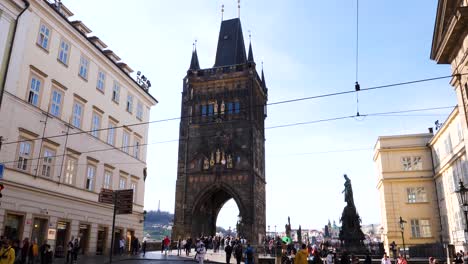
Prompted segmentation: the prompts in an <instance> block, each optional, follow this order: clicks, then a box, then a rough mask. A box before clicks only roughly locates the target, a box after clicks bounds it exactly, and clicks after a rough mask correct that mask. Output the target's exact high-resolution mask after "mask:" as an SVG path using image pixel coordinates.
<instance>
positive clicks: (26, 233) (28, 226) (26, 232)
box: [23, 213, 34, 243]
mask: <svg viewBox="0 0 468 264" xmlns="http://www.w3.org/2000/svg"><path fill="white" fill-rule="evenodd" d="M32 225H33V216H32V213H26V217H25V219H24V227H23V238H25V237H31V232H32ZM32 242H34V241H31V243H32Z"/></svg>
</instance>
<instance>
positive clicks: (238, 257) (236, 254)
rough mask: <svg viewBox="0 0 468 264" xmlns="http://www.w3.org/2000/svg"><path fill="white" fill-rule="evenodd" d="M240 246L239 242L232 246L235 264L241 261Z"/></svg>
mask: <svg viewBox="0 0 468 264" xmlns="http://www.w3.org/2000/svg"><path fill="white" fill-rule="evenodd" d="M242 252H243V250H242V244H241V243H240V241H237V243H236V245H235V246H234V257H235V258H236V261H237V264H240V263H241V261H242Z"/></svg>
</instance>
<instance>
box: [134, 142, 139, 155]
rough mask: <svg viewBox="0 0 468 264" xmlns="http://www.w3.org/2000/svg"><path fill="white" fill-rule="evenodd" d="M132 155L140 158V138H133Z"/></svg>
mask: <svg viewBox="0 0 468 264" xmlns="http://www.w3.org/2000/svg"><path fill="white" fill-rule="evenodd" d="M134 151H135V153H134V155H135V158H136V159H140V139H138V138H135V147H134Z"/></svg>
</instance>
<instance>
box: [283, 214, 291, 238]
mask: <svg viewBox="0 0 468 264" xmlns="http://www.w3.org/2000/svg"><path fill="white" fill-rule="evenodd" d="M284 228H285V229H286V236H287V237H291V221H290V219H289V216H288V223H287V224H286V225H285V226H284Z"/></svg>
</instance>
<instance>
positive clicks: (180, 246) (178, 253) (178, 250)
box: [177, 237, 182, 256]
mask: <svg viewBox="0 0 468 264" xmlns="http://www.w3.org/2000/svg"><path fill="white" fill-rule="evenodd" d="M181 251H182V240H181V239H180V237H179V240H177V256H180V252H181Z"/></svg>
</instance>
